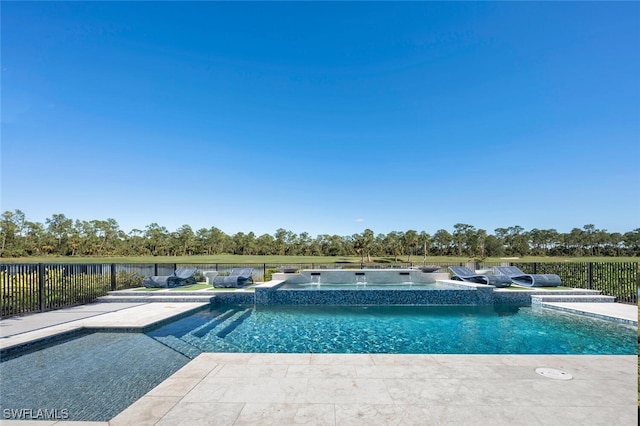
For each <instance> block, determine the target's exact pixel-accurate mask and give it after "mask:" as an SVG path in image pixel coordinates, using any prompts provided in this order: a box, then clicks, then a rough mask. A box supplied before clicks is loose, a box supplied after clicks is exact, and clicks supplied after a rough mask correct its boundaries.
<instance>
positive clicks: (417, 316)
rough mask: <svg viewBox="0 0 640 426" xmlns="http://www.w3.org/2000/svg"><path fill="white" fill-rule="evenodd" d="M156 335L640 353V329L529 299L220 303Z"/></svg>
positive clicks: (246, 341) (329, 349)
mask: <svg viewBox="0 0 640 426" xmlns="http://www.w3.org/2000/svg"><path fill="white" fill-rule="evenodd" d="M148 335H149V336H150V337H153V338H154V339H157V340H158V341H160V342H162V343H164V344H166V345H168V346H170V347H172V348H174V349H175V350H177V351H179V352H181V353H184V354H185V355H187V356H195V355H197V354H199V353H200V352H271V353H273V352H285V353H287V352H288V353H397V354H603V355H604V354H607V355H614V354H625V355H630V354H637V329H636V328H634V327H630V326H624V325H621V324H618V323H615V322H611V321H604V320H599V319H595V318H590V317H585V316H580V315H575V314H569V313H564V312H559V311H553V310H548V309H543V308H532V307H530V306H512V305H493V306H270V307H265V306H242V305H222V306H214V307H212V308H210V309H208V310H206V311H202V312H198V313H196V314H194V315H192V316H190V317H187V318H183V319H181V320H178V321H176V322H173V323H170V324H168V325H165V326H163V327H161V328H158V329H157V330H154V331H153V332H151V333H149V334H148Z"/></svg>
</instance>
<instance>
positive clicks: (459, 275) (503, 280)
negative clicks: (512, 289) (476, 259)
mask: <svg viewBox="0 0 640 426" xmlns="http://www.w3.org/2000/svg"><path fill="white" fill-rule="evenodd" d="M449 270H451V272H453V276H452V277H451V279H452V280H456V281H466V282H470V283H476V284H489V285H492V286H494V287H509V286H510V285H511V278H509V277H508V276H506V275H485V274H476V273H475V272H473V271H472V270H471V269H469V268H467V267H466V266H449Z"/></svg>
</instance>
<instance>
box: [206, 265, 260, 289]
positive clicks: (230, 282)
mask: <svg viewBox="0 0 640 426" xmlns="http://www.w3.org/2000/svg"><path fill="white" fill-rule="evenodd" d="M252 272H253V268H233V269H232V270H231V273H230V274H229V276H226V277H225V276H220V275H218V276H217V277H215V278H214V279H213V286H214V287H242V286H243V285H245V284H247V283H252V282H253V277H251V273H252Z"/></svg>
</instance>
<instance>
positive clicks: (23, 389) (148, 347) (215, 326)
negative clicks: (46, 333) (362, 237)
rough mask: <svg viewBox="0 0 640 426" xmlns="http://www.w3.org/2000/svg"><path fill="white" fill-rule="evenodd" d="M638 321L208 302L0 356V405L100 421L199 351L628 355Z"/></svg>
mask: <svg viewBox="0 0 640 426" xmlns="http://www.w3.org/2000/svg"><path fill="white" fill-rule="evenodd" d="M636 339H637V328H636V327H632V326H625V325H621V324H618V323H615V322H611V321H604V320H599V319H595V318H590V317H584V316H580V315H575V314H569V313H564V312H559V311H554V310H548V309H545V308H532V307H530V306H519V305H506V304H496V305H491V306H487V305H483V306H378V305H376V306H260V305H257V306H256V305H234V304H226V305H210V306H208V307H207V308H205V309H203V310H200V311H198V312H195V313H194V314H192V315H189V316H186V317H182V318H180V319H177V320H175V321H172V322H170V323H167V324H165V325H162V326H159V327H157V328H155V329H153V330H151V331H149V332H147V333H144V334H143V333H126V332H119V333H113V332H95V333H91V334H86V335H81V336H79V337H78V336H76V337H74V338H71V339H68V340H66V341H63V342H59V343H57V344H52V345H51V346H49V347H46V348H44V349H41V350H37V351H33V352H27V353H24V354H22V355H20V356H15V357H12V358H9V359H3V360H2V362H1V363H0V376H1V377H2V381H0V412H1V413H3V415H4V413H5V410H32V413H34V414H35V413H38V411H37V410H49V411H48V413H49V414H51V413H53V414H55V415H58V416H67V417H65V418H57V419H56V420H84V421H88V420H92V421H108V420H110V419H112V418H113V417H114V416H115V415H117V414H118V413H119V412H121V411H122V410H124V409H125V408H126V407H127V406H129V405H130V404H131V403H132V402H134V401H136V400H137V399H139V398H141V397H142V396H143V395H145V394H146V393H147V392H149V391H150V390H151V389H153V388H154V387H155V386H156V385H157V384H159V383H161V382H162V381H163V380H165V379H166V378H167V377H169V376H170V375H171V374H173V373H174V372H176V371H177V370H178V369H180V368H181V367H182V366H184V365H185V364H186V363H187V362H189V360H190V359H192V358H194V357H195V356H197V355H199V354H200V353H202V352H247V353H251V352H253V353H283V352H284V353H389V354H404V353H413V354H602V355H614V354H615V355H617V354H620V355H636V354H637V346H636Z"/></svg>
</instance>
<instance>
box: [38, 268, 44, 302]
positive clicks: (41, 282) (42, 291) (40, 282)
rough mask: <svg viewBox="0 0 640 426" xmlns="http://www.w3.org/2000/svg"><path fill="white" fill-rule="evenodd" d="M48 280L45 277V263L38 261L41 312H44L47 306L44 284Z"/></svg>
mask: <svg viewBox="0 0 640 426" xmlns="http://www.w3.org/2000/svg"><path fill="white" fill-rule="evenodd" d="M45 282H46V278H45V268H44V264H43V263H38V308H39V309H40V312H44V308H45V300H44V284H45Z"/></svg>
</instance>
